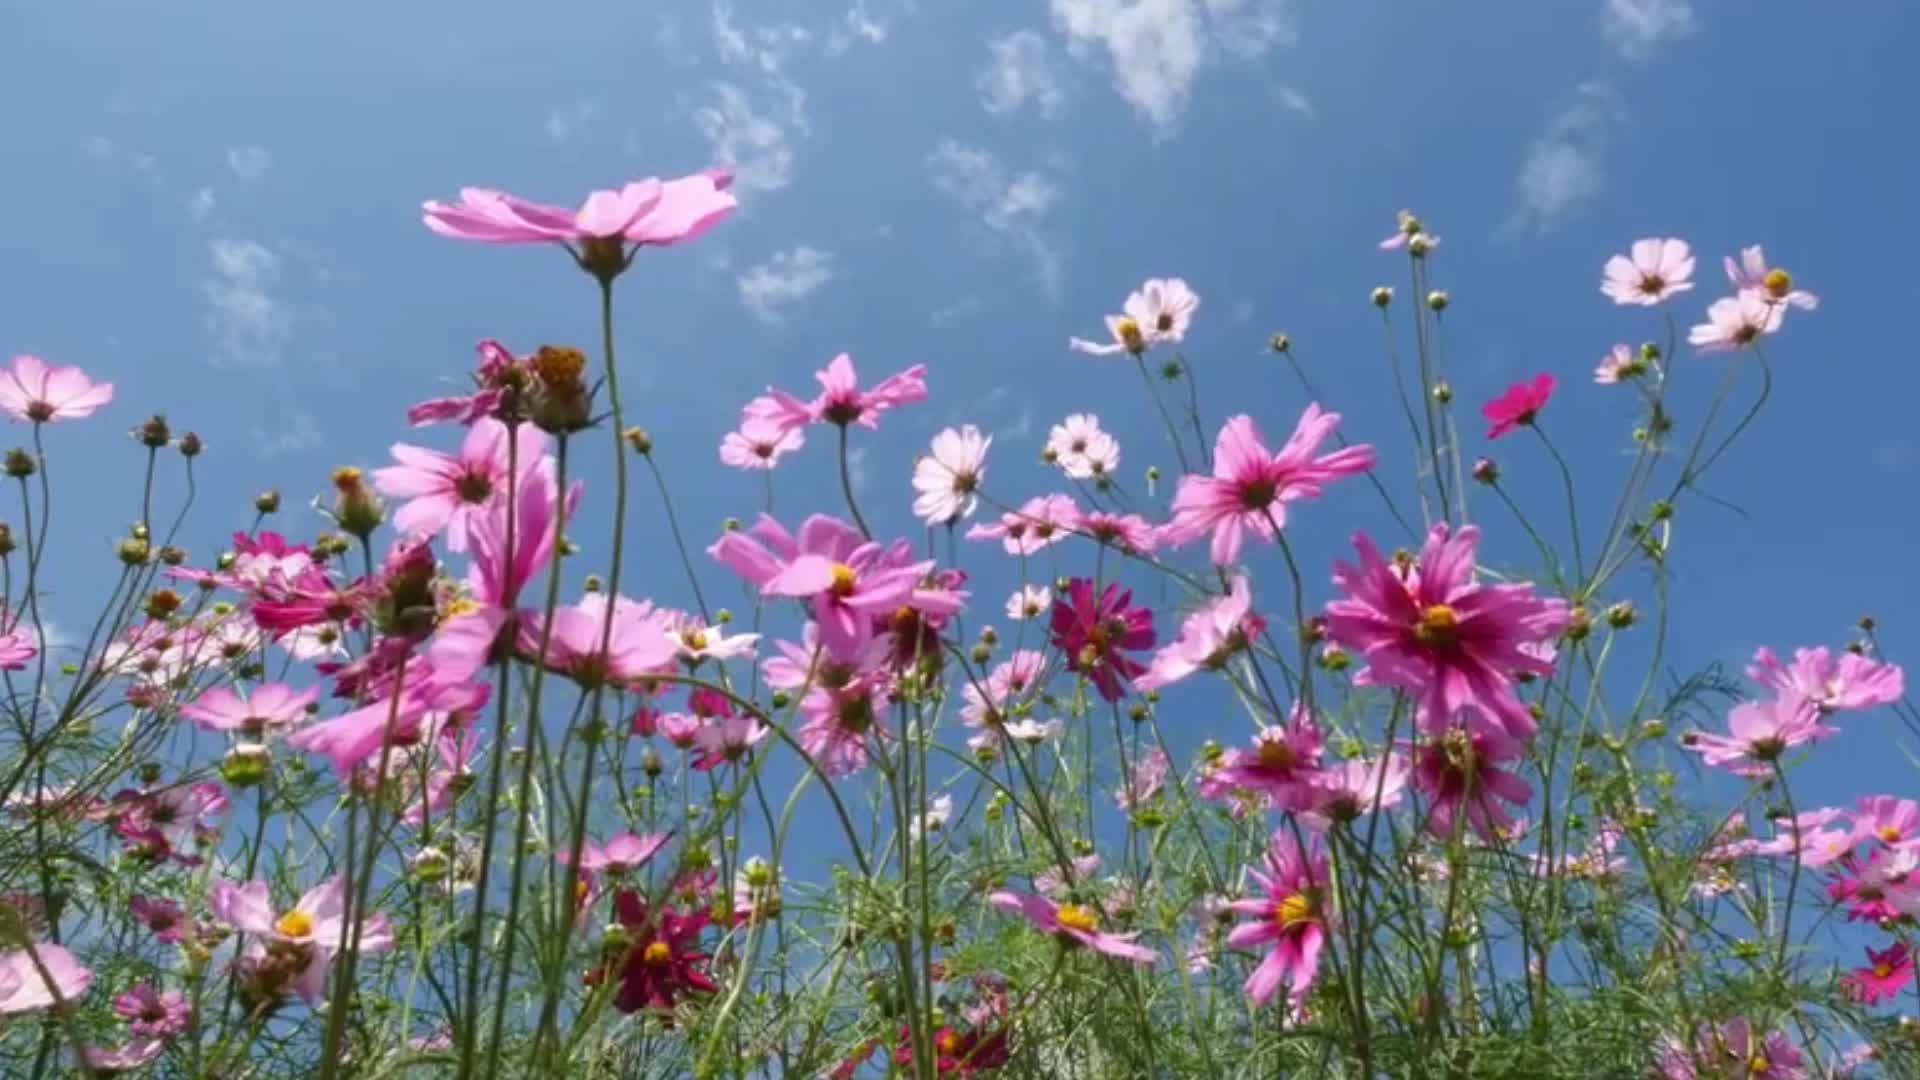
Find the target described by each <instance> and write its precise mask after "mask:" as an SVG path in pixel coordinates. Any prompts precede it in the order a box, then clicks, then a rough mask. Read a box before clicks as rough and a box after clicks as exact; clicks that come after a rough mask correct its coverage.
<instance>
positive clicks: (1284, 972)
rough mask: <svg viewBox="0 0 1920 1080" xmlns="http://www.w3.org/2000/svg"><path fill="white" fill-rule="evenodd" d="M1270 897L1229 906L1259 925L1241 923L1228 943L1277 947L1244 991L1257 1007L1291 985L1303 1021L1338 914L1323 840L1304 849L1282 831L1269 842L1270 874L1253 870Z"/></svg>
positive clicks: (1249, 871) (1294, 1010)
mask: <svg viewBox="0 0 1920 1080" xmlns="http://www.w3.org/2000/svg"><path fill="white" fill-rule="evenodd" d="M1247 875H1248V876H1249V877H1251V878H1253V880H1254V882H1255V884H1257V885H1258V886H1259V887H1260V891H1261V892H1262V893H1265V894H1266V895H1265V896H1264V897H1261V898H1258V899H1247V900H1235V901H1234V902H1233V903H1232V904H1231V905H1229V906H1230V907H1231V908H1232V910H1233V911H1234V912H1236V913H1237V914H1240V915H1249V916H1252V917H1253V918H1254V919H1255V920H1256V921H1255V922H1248V923H1240V924H1239V925H1237V926H1235V927H1234V928H1233V932H1232V933H1230V934H1228V935H1227V944H1228V945H1230V946H1232V947H1234V948H1236V949H1251V948H1255V947H1257V946H1261V945H1267V944H1271V945H1272V946H1273V948H1272V950H1271V951H1269V952H1268V953H1267V955H1266V956H1265V957H1264V958H1262V959H1261V961H1260V966H1258V967H1256V968H1254V969H1253V974H1251V975H1249V976H1247V981H1246V984H1245V986H1244V987H1242V989H1243V990H1244V991H1245V992H1246V995H1247V997H1248V998H1249V999H1250V1000H1252V1002H1253V1003H1254V1004H1255V1005H1256V1006H1257V1005H1265V1004H1266V1003H1267V1002H1268V1001H1271V1000H1272V999H1273V995H1274V994H1275V993H1276V992H1278V991H1279V989H1280V985H1281V983H1282V982H1285V983H1286V984H1287V1001H1288V1005H1289V1009H1290V1011H1291V1012H1292V1013H1293V1014H1294V1015H1296V1016H1298V1015H1299V1013H1300V1009H1301V1006H1302V1005H1303V1004H1304V1002H1305V1000H1306V996H1307V990H1308V989H1309V988H1311V987H1312V986H1313V980H1314V976H1315V975H1317V974H1319V971H1320V950H1321V948H1322V946H1324V945H1325V944H1326V938H1327V924H1328V920H1329V919H1330V918H1331V917H1332V914H1333V892H1332V889H1331V884H1332V881H1333V879H1332V877H1331V876H1330V875H1329V873H1328V869H1327V856H1326V853H1325V852H1324V851H1321V850H1320V847H1319V843H1318V841H1313V842H1312V846H1311V847H1308V848H1306V849H1304V850H1303V849H1302V848H1301V846H1300V843H1299V841H1297V840H1295V839H1294V836H1293V834H1292V833H1291V832H1289V831H1287V830H1286V829H1284V828H1283V829H1280V830H1277V831H1275V832H1274V834H1273V838H1272V839H1271V840H1270V841H1269V842H1268V845H1267V855H1266V860H1265V867H1264V872H1263V871H1262V870H1261V869H1256V868H1253V867H1249V868H1248V869H1247Z"/></svg>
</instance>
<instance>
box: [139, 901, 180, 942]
mask: <svg viewBox="0 0 1920 1080" xmlns="http://www.w3.org/2000/svg"><path fill="white" fill-rule="evenodd" d="M127 906H128V907H129V908H130V909H131V910H132V911H133V917H134V918H135V919H138V920H139V921H140V924H141V925H142V926H145V927H146V928H147V929H148V930H150V931H152V932H153V940H154V941H156V942H159V943H160V944H162V945H172V944H174V943H176V942H178V941H180V940H181V939H182V938H183V937H185V935H186V932H187V931H188V930H189V929H191V928H192V924H191V923H190V922H188V920H187V917H186V912H185V911H184V910H182V909H181V907H180V905H179V903H178V902H176V901H173V900H167V899H164V898H155V897H149V896H135V897H134V898H133V899H132V900H130V901H129V902H128V905H127Z"/></svg>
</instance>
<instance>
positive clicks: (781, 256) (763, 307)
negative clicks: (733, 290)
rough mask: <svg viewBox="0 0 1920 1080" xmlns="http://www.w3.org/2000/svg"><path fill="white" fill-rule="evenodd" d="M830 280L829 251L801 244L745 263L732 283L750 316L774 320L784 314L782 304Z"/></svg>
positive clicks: (811, 291)
mask: <svg viewBox="0 0 1920 1080" xmlns="http://www.w3.org/2000/svg"><path fill="white" fill-rule="evenodd" d="M832 280H833V252H831V251H821V250H820V249H819V248H813V247H808V246H806V245H805V244H802V245H800V246H799V247H796V248H793V249H791V250H788V251H776V252H774V253H773V255H772V256H771V257H769V258H768V259H767V260H766V261H765V262H762V263H759V264H758V265H755V266H750V267H748V268H747V270H746V272H745V273H742V274H741V275H740V276H739V277H738V278H736V279H735V281H734V284H735V285H736V286H737V287H738V288H739V290H740V302H741V303H743V304H745V305H747V310H748V311H750V312H752V313H753V317H754V318H756V319H759V320H760V321H761V322H764V323H778V322H780V321H782V319H783V318H784V315H783V314H782V313H781V309H782V308H784V307H786V306H787V305H789V304H795V303H798V302H799V301H801V300H804V299H806V298H807V297H808V296H810V295H812V294H813V293H814V291H815V290H817V289H819V288H820V287H821V286H823V285H825V284H826V283H827V282H829V281H832Z"/></svg>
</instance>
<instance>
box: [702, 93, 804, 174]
mask: <svg viewBox="0 0 1920 1080" xmlns="http://www.w3.org/2000/svg"><path fill="white" fill-rule="evenodd" d="M713 94H714V101H713V102H712V103H711V104H708V105H703V106H701V107H700V108H699V109H696V110H695V111H694V114H693V120H694V124H695V125H696V126H698V127H699V128H700V131H701V133H702V134H704V135H705V136H706V137H707V144H708V146H709V147H710V148H711V149H712V152H713V158H714V160H715V161H718V162H719V163H721V164H723V165H726V166H728V167H729V168H731V169H733V170H734V184H735V186H737V187H739V188H740V189H741V190H742V191H778V190H780V189H781V188H783V187H786V186H787V184H788V183H790V182H791V181H792V180H793V143H792V140H791V138H790V137H789V135H788V132H787V129H786V127H784V126H783V125H782V124H781V123H780V122H779V121H777V120H775V119H774V118H773V117H771V116H769V115H767V114H765V113H763V112H760V111H758V110H757V109H756V107H755V106H754V103H753V99H752V97H751V96H750V95H749V94H748V93H747V92H746V91H745V90H744V89H742V88H741V87H739V86H737V85H735V84H733V83H725V82H723V83H715V84H714V86H713Z"/></svg>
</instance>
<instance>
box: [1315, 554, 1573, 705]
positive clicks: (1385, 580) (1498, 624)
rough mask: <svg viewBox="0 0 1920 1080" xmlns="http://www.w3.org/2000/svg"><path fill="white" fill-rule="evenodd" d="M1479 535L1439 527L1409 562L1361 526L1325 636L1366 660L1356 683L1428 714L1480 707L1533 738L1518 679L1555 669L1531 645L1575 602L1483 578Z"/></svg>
mask: <svg viewBox="0 0 1920 1080" xmlns="http://www.w3.org/2000/svg"><path fill="white" fill-rule="evenodd" d="M1479 541H1480V530H1478V529H1476V528H1474V527H1472V526H1467V527H1464V528H1462V529H1461V530H1460V531H1459V532H1458V533H1449V530H1448V528H1447V526H1446V525H1444V524H1439V525H1435V526H1434V527H1433V528H1432V530H1430V531H1429V532H1428V534H1427V541H1426V544H1425V545H1424V546H1423V547H1422V548H1421V551H1420V557H1419V559H1418V561H1416V562H1409V563H1407V564H1406V565H1404V566H1402V565H1399V564H1397V563H1390V562H1388V561H1387V560H1386V559H1384V558H1382V557H1381V555H1380V550H1379V549H1378V548H1376V547H1375V546H1374V544H1373V541H1372V540H1370V539H1368V538H1367V535H1366V534H1365V533H1356V534H1355V535H1354V541H1353V542H1354V547H1355V548H1356V549H1357V550H1358V552H1359V555H1360V565H1359V566H1358V567H1355V566H1352V565H1349V564H1348V563H1345V562H1340V563H1336V564H1335V569H1334V575H1333V580H1334V583H1335V584H1337V585H1338V586H1340V588H1341V590H1342V591H1343V592H1345V593H1346V597H1345V598H1344V599H1340V600H1335V601H1333V602H1332V603H1329V604H1328V605H1327V634H1328V636H1329V637H1331V638H1333V640H1334V641H1336V642H1339V643H1340V644H1341V645H1342V646H1344V647H1346V648H1348V649H1350V650H1352V651H1354V652H1355V653H1357V654H1359V655H1360V657H1361V658H1363V659H1364V660H1366V662H1367V667H1366V669H1365V670H1364V671H1362V672H1361V673H1360V674H1359V675H1357V676H1356V677H1355V679H1354V682H1355V683H1356V684H1358V685H1371V686H1397V687H1399V688H1401V689H1403V690H1406V691H1408V692H1410V693H1415V694H1418V695H1420V697H1421V700H1422V701H1423V703H1424V710H1425V712H1426V714H1427V715H1430V716H1434V717H1439V718H1442V720H1443V722H1444V718H1448V717H1451V716H1453V715H1454V713H1455V712H1456V711H1458V710H1459V709H1462V708H1464V707H1467V706H1477V707H1479V708H1480V709H1483V710H1485V711H1486V712H1487V713H1489V714H1491V715H1492V716H1494V717H1497V718H1499V720H1500V721H1501V722H1502V723H1503V724H1504V725H1505V726H1506V729H1507V730H1508V731H1509V732H1511V733H1512V734H1514V735H1516V736H1518V737H1521V738H1526V737H1529V736H1531V735H1532V734H1533V731H1534V729H1535V726H1536V725H1535V723H1534V720H1533V717H1532V716H1531V715H1529V714H1528V712H1527V708H1526V706H1525V705H1523V704H1521V702H1520V699H1519V698H1518V697H1517V696H1516V695H1515V694H1514V691H1513V682H1512V677H1513V675H1515V674H1516V673H1523V672H1524V673H1529V674H1534V675H1546V674H1550V673H1551V672H1552V671H1553V663H1552V661H1551V660H1545V659H1542V658H1541V657H1540V656H1539V655H1538V654H1537V652H1536V651H1533V647H1535V646H1538V645H1539V644H1541V643H1544V642H1550V641H1551V640H1552V639H1553V638H1554V637H1555V636H1557V635H1558V634H1559V633H1560V631H1561V630H1563V629H1565V628H1566V625H1567V622H1568V618H1569V616H1568V614H1567V604H1566V601H1564V600H1560V599H1557V598H1551V599H1550V598H1543V597H1539V596H1536V595H1534V592H1533V586H1532V585H1530V584H1526V583H1513V584H1505V585H1480V584H1476V583H1475V581H1474V550H1475V548H1476V546H1477V545H1478V544H1479Z"/></svg>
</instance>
